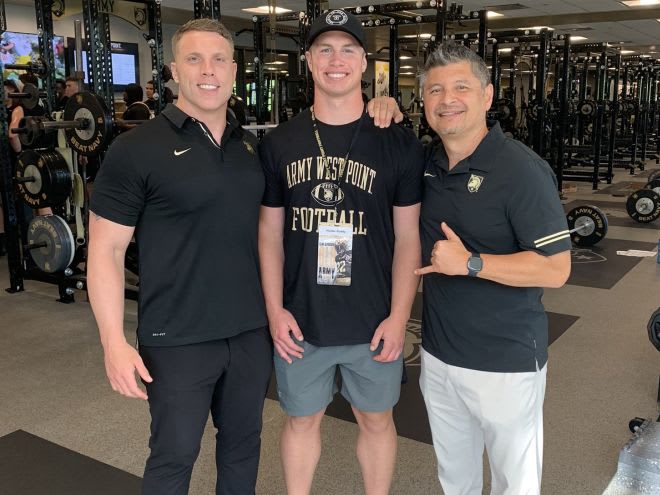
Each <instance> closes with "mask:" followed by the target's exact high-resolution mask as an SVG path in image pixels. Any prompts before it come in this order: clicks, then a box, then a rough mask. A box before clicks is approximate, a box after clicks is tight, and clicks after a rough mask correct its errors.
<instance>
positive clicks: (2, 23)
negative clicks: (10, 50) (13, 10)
mask: <svg viewBox="0 0 660 495" xmlns="http://www.w3.org/2000/svg"><path fill="white" fill-rule="evenodd" d="M5 31H7V14H6V13H5V0H0V34H2V33H4V32H5Z"/></svg>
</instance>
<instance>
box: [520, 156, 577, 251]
mask: <svg viewBox="0 0 660 495" xmlns="http://www.w3.org/2000/svg"><path fill="white" fill-rule="evenodd" d="M519 173H520V177H515V178H512V180H513V181H515V189H514V191H512V194H511V196H510V198H509V205H508V211H509V218H510V221H511V225H512V226H513V230H514V232H515V235H516V238H517V239H518V245H519V247H520V249H521V250H523V251H535V252H537V253H539V254H542V255H544V256H551V255H553V254H557V253H560V252H562V251H566V250H569V249H571V237H570V234H569V233H568V225H567V221H566V215H565V213H564V210H563V208H562V205H561V201H560V200H559V194H558V192H557V179H556V177H555V174H554V173H553V172H552V169H551V168H550V166H549V165H548V164H547V163H545V162H543V161H541V160H540V159H538V158H536V159H535V158H533V157H530V162H529V163H528V164H527V165H526V166H524V167H522V169H521V170H520V172H519Z"/></svg>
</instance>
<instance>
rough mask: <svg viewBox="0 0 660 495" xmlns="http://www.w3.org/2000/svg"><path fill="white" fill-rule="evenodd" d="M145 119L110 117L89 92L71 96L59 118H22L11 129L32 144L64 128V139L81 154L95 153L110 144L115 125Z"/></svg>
mask: <svg viewBox="0 0 660 495" xmlns="http://www.w3.org/2000/svg"><path fill="white" fill-rule="evenodd" d="M143 122H144V120H119V119H116V120H113V119H112V116H111V115H110V112H108V109H107V107H106V105H105V102H104V101H103V99H102V98H101V97H99V96H98V95H96V94H94V93H90V92H88V91H82V92H80V93H76V94H75V95H73V96H71V97H70V98H69V100H68V101H67V103H66V106H65V107H64V113H63V115H62V120H55V121H54V120H49V119H47V118H44V117H24V118H22V119H21V120H20V122H19V125H18V127H17V128H14V129H12V132H13V133H15V134H18V135H19V139H20V141H21V143H22V144H23V146H25V147H27V148H30V147H33V146H34V145H35V144H36V143H37V142H38V140H39V139H40V138H41V137H42V136H43V135H44V134H47V133H49V132H53V131H58V130H60V129H64V132H65V135H66V141H67V143H68V144H69V146H70V147H71V148H73V150H74V151H76V152H77V153H78V154H79V155H83V156H96V155H98V154H99V153H101V152H102V151H103V150H105V148H107V146H108V145H109V144H110V141H111V140H112V137H113V134H114V127H113V126H114V125H120V126H121V125H135V124H142V123H143Z"/></svg>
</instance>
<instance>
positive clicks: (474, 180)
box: [467, 174, 484, 193]
mask: <svg viewBox="0 0 660 495" xmlns="http://www.w3.org/2000/svg"><path fill="white" fill-rule="evenodd" d="M483 181H484V178H483V177H482V176H481V175H474V174H472V175H470V178H469V179H468V183H467V190H468V191H470V192H471V193H476V192H477V191H478V190H479V188H480V187H481V183H482V182H483Z"/></svg>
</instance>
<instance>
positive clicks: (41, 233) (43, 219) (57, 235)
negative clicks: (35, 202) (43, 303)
mask: <svg viewBox="0 0 660 495" xmlns="http://www.w3.org/2000/svg"><path fill="white" fill-rule="evenodd" d="M27 239H28V249H29V251H30V255H31V256H32V259H33V260H34V262H35V264H36V265H37V266H38V267H39V269H40V270H42V271H44V272H46V273H55V272H59V271H62V270H64V269H65V268H66V267H68V266H69V265H70V264H71V262H72V261H73V257H74V255H75V251H76V250H75V243H74V239H73V234H72V233H71V229H70V228H69V225H68V224H67V223H66V222H65V221H64V219H62V218H61V217H58V216H57V215H48V216H38V217H35V218H33V219H32V220H31V221H30V224H29V225H28V231H27ZM31 245H39V247H35V248H33V249H30V248H29V246H31Z"/></svg>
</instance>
